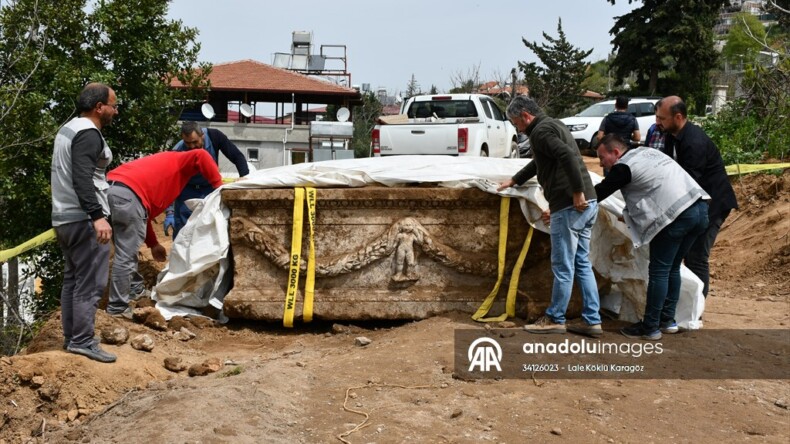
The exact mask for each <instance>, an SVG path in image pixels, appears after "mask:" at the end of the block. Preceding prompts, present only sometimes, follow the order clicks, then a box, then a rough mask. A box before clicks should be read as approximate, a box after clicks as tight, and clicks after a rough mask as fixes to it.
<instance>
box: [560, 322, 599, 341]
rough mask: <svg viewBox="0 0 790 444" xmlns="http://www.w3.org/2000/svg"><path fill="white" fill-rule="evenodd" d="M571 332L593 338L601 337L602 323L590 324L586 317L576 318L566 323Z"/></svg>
mask: <svg viewBox="0 0 790 444" xmlns="http://www.w3.org/2000/svg"><path fill="white" fill-rule="evenodd" d="M565 328H567V330H568V331H569V332H573V333H578V334H580V335H585V336H589V337H591V338H600V337H601V335H603V329H602V328H601V324H592V325H591V324H588V323H586V322H584V319H576V320H573V321H571V322H568V324H566V327H565Z"/></svg>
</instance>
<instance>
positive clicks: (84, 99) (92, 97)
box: [77, 82, 110, 113]
mask: <svg viewBox="0 0 790 444" xmlns="http://www.w3.org/2000/svg"><path fill="white" fill-rule="evenodd" d="M108 100H110V87H109V86H107V85H105V84H103V83H95V82H94V83H88V84H87V85H85V88H82V92H80V95H79V97H77V111H79V112H80V113H86V112H89V111H90V110H92V109H93V108H96V105H97V104H99V103H107V101H108Z"/></svg>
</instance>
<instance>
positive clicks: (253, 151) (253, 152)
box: [247, 148, 258, 162]
mask: <svg viewBox="0 0 790 444" xmlns="http://www.w3.org/2000/svg"><path fill="white" fill-rule="evenodd" d="M247 160H249V161H250V162H257V161H258V148H247Z"/></svg>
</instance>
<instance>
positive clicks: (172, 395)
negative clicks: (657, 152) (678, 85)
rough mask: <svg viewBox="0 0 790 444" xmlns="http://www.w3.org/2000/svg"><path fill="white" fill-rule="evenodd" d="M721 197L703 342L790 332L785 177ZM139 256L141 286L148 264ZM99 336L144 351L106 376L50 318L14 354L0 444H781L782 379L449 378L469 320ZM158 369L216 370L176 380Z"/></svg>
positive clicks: (1, 400) (786, 400)
mask: <svg viewBox="0 0 790 444" xmlns="http://www.w3.org/2000/svg"><path fill="white" fill-rule="evenodd" d="M589 162H590V166H591V169H593V170H595V169H597V165H595V163H596V162H595V161H594V160H592V159H590V160H589ZM733 183H734V187H735V190H736V193H737V195H738V201H739V203H740V206H741V209H740V211H734V212H733V213H732V214H731V215H730V216H729V218H728V219H727V220H726V222H725V224H724V226H723V229H722V231H721V233H720V235H719V238H718V241H717V243H716V246H715V248H714V250H713V254H712V260H711V267H712V276H713V278H712V282H711V287H712V289H711V294H710V296H709V297H708V299H707V310H706V311H705V314H704V322H705V328H706V329H709V328H720V329H739V328H744V329H745V328H770V329H790V285H789V284H788V282H790V266H788V263H790V238H788V236H789V234H788V233H790V217H788V213H790V170H787V171H785V172H784V174H783V175H781V176H776V175H750V176H745V177H743V178H739V179H734V182H733ZM160 226H161V225H160ZM159 236H160V239H162V238H164V236H162V233H161V232H160V233H159ZM143 250H145V251H143V252H142V253H141V254H143V262H144V264H145V266H144V270H145V273H146V275H147V278H148V279H153V276H155V273H156V271H157V270H158V269H159V268H160V267H161V265H160V264H156V263H155V262H153V261H152V260H151V259H150V254H149V253H148V251H147V249H146V248H144V249H143ZM142 302H143V304H142V305H145V304H144V303H145V302H146V301H145V300H143V301H142ZM523 323H524V320H523V319H516V320H515V324H516V327H520V326H521V325H522V324H523ZM151 325H153V324H151ZM96 326H97V332H98V331H101V330H102V329H106V328H112V327H124V328H126V329H128V330H129V333H130V337H134V336H136V335H139V334H146V335H148V336H150V337H151V338H152V339H153V341H154V344H155V346H154V348H153V350H151V351H150V352H143V351H138V350H135V349H133V348H132V347H131V346H130V345H129V343H128V342H127V343H125V344H124V345H120V346H116V345H107V344H103V345H102V346H103V347H104V348H105V349H106V350H108V351H110V352H112V353H115V354H116V355H117V356H118V361H117V362H116V363H114V364H100V363H97V362H94V361H90V360H88V359H86V358H84V357H81V356H77V355H72V354H68V353H65V352H64V351H62V349H61V347H62V336H61V330H60V319H59V313H55V314H53V315H52V317H51V318H50V319H49V320H48V321H47V322H46V323H45V325H43V327H42V328H41V330H40V333H39V334H38V336H37V337H36V338H35V340H34V341H33V342H32V343H31V344H30V345H29V347H28V348H27V350H25V351H24V352H23V353H21V354H19V355H16V356H11V357H2V358H0V443H9V444H10V443H17V442H34V443H40V442H102V443H104V442H124V443H159V442H164V443H170V442H173V443H176V442H177V443H258V442H267V443H279V442H282V443H292V442H305V443H313V442H341V441H343V440H346V441H347V442H354V443H363V442H364V443H370V442H377V443H399V442H414V441H419V442H453V443H477V442H500V443H501V442H508V443H520V442H527V441H530V440H532V441H538V442H544V441H558V442H559V441H561V440H562V441H565V440H567V441H571V442H637V441H639V442H672V441H679V442H733V441H749V442H777V443H787V442H788V441H790V410H788V408H790V407H789V404H790V382H788V380H787V379H784V380H758V379H741V380H699V379H697V380H681V379H662V380H632V379H618V380H614V379H609V380H543V381H540V380H512V379H503V380H488V381H463V380H460V379H455V378H453V375H452V373H453V331H454V329H457V328H480V329H482V328H484V327H483V326H481V325H480V324H476V323H475V322H473V321H471V320H470V318H469V315H468V314H459V313H449V314H444V315H440V316H436V317H433V318H430V319H426V320H423V321H418V322H409V323H377V324H365V325H356V326H355V325H349V324H342V325H341V324H335V325H333V324H329V323H320V322H317V323H314V324H309V325H299V326H297V328H295V329H293V330H286V329H283V328H281V327H278V326H275V325H261V324H253V323H244V322H237V321H233V322H231V323H229V324H226V325H218V324H215V323H214V322H213V321H210V320H205V319H195V318H192V319H178V318H177V319H176V320H173V321H170V322H169V323H168V325H167V329H166V330H157V329H155V328H151V327H148V326H146V325H144V324H141V323H140V322H139V319H138V322H132V321H127V320H122V319H115V318H111V317H108V316H107V315H106V314H105V313H104V312H103V311H99V313H98V315H97V323H96ZM182 327H183V328H186V329H188V330H189V331H191V332H193V333H194V334H195V337H194V338H192V339H188V338H189V336H188V334H187V333H185V332H183V331H182ZM360 336H364V337H367V338H368V339H370V341H371V343H370V344H369V345H366V346H360V345H356V338H357V337H360ZM183 339H188V340H183ZM166 358H180V359H181V360H182V362H184V363H186V364H187V365H189V366H191V365H194V364H200V363H204V362H205V361H207V360H209V361H210V360H211V359H212V358H213V359H214V362H213V363H212V362H208V363H206V365H204V366H203V370H205V369H206V368H208V367H211V366H212V365H214V367H215V368H219V370H218V371H216V372H214V373H210V374H208V375H207V376H202V377H200V376H195V377H190V376H189V375H188V372H187V371H182V372H178V373H176V372H171V371H169V370H167V369H165V367H164V364H163V363H164V360H165V359H166ZM788 372H790V369H788ZM366 419H367V422H365V420H366ZM363 422H364V424H363ZM360 425H361V427H360Z"/></svg>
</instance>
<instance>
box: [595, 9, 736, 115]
mask: <svg viewBox="0 0 790 444" xmlns="http://www.w3.org/2000/svg"><path fill="white" fill-rule="evenodd" d="M607 1H609V3H612V4H614V3H615V1H614V0H607ZM726 2H727V0H709V1H704V2H703V1H697V0H666V1H659V0H644V1H643V5H642V6H640V7H638V8H635V9H634V10H633V11H631V12H629V13H628V14H625V15H623V16H620V17H618V18H617V21H616V22H615V24H614V26H613V27H612V29H611V30H610V31H609V33H610V34H611V35H613V36H614V38H613V40H612V43H613V44H614V50H615V58H614V59H613V61H612V68H613V69H614V72H615V75H616V77H617V78H618V79H619V80H622V79H624V78H626V77H628V76H629V75H631V74H632V73H635V74H636V81H637V85H636V88H634V89H639V90H646V91H650V93H651V94H653V95H655V94H659V95H671V94H676V95H679V96H681V97H683V98H684V100H685V101H686V103H687V104H689V105H690V106H695V107H696V108H697V109H704V106H705V104H706V103H707V102H708V100H709V98H710V82H709V72H710V70H711V69H713V68H714V67H716V65H717V64H718V53H717V52H716V50H715V49H714V47H713V43H714V41H713V25H714V24H715V21H716V19H717V17H718V13H719V11H720V9H721V7H722V5H724V4H725V3H726ZM629 3H630V2H629ZM667 75H677V76H678V78H679V79H680V81H678V82H673V83H672V85H673V86H674V87H675V88H677V89H669V88H660V89H659V86H660V84H659V78H660V77H662V76H667Z"/></svg>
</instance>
